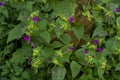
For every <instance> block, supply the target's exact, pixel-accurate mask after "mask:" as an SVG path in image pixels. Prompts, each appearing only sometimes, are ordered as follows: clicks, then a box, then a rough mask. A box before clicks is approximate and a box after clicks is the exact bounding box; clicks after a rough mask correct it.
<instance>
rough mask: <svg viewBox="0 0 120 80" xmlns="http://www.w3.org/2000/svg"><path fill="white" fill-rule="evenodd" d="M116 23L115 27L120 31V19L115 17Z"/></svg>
mask: <svg viewBox="0 0 120 80" xmlns="http://www.w3.org/2000/svg"><path fill="white" fill-rule="evenodd" d="M116 23H117V27H118V29H120V17H117V19H116Z"/></svg>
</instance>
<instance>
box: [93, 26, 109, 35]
mask: <svg viewBox="0 0 120 80" xmlns="http://www.w3.org/2000/svg"><path fill="white" fill-rule="evenodd" d="M106 35H107V32H106V31H104V30H103V27H99V26H98V27H96V29H95V30H94V32H93V35H92V37H96V36H99V37H105V36H106Z"/></svg>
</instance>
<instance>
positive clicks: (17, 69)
mask: <svg viewBox="0 0 120 80" xmlns="http://www.w3.org/2000/svg"><path fill="white" fill-rule="evenodd" d="M14 71H15V75H16V76H18V75H20V74H21V73H22V71H23V68H22V67H20V66H16V65H15V66H14Z"/></svg>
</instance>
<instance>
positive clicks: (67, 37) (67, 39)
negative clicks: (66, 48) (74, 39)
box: [60, 34, 71, 44]
mask: <svg viewBox="0 0 120 80" xmlns="http://www.w3.org/2000/svg"><path fill="white" fill-rule="evenodd" d="M60 40H61V41H62V42H63V43H64V44H69V43H70V41H71V37H70V36H69V35H68V34H64V35H62V37H61V38H60Z"/></svg>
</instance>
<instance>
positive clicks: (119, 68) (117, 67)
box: [115, 63, 120, 71]
mask: <svg viewBox="0 0 120 80" xmlns="http://www.w3.org/2000/svg"><path fill="white" fill-rule="evenodd" d="M115 70H116V71H120V63H118V64H117V66H116V68H115Z"/></svg>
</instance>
